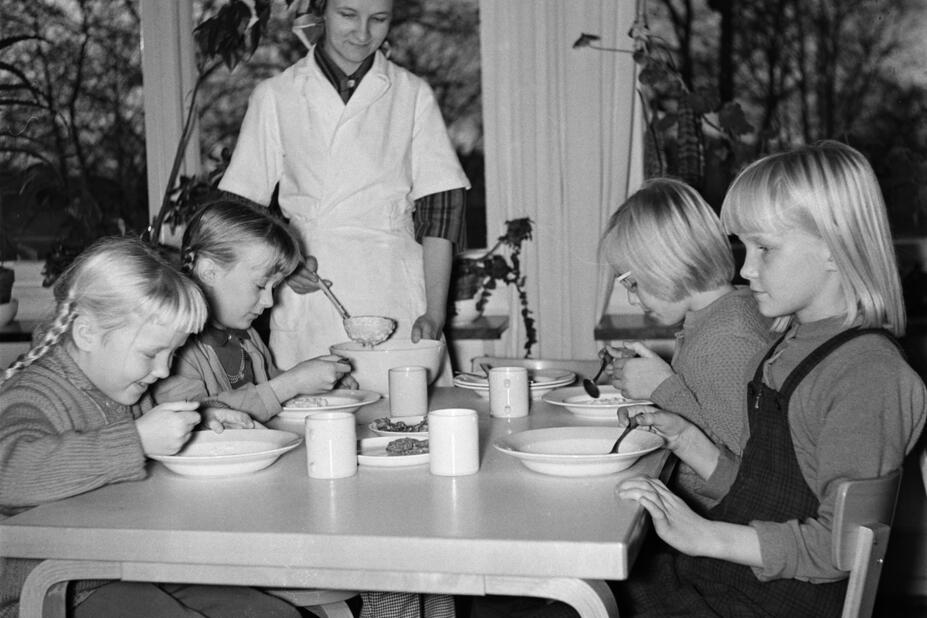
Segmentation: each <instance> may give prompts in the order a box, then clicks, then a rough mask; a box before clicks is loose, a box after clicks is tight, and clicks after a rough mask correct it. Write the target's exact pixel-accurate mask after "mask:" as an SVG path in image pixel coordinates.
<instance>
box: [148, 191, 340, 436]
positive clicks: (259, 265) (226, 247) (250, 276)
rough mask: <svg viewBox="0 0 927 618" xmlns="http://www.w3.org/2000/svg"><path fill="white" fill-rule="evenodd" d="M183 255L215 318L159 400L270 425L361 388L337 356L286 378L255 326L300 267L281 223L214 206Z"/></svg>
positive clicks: (196, 224) (244, 208)
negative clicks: (283, 414) (305, 399)
mask: <svg viewBox="0 0 927 618" xmlns="http://www.w3.org/2000/svg"><path fill="white" fill-rule="evenodd" d="M181 255H182V259H183V269H184V271H186V272H188V273H189V274H190V275H191V276H192V277H193V278H194V279H195V280H196V281H197V282H198V283H199V284H200V286H201V287H202V289H203V291H204V292H205V294H206V298H207V300H208V302H209V311H210V317H209V320H208V322H207V324H206V326H205V328H204V329H203V332H201V333H200V334H199V335H198V336H196V337H193V338H191V339H190V341H188V342H187V344H186V345H185V346H184V347H183V349H181V350H180V351H179V352H178V355H177V360H176V361H175V363H174V367H173V369H172V372H171V376H170V377H169V378H167V379H166V380H162V381H161V382H159V383H158V384H157V385H156V386H155V391H154V395H155V399H156V400H157V401H175V400H177V399H189V400H196V401H202V402H206V404H207V407H206V409H207V410H209V411H210V413H211V412H212V411H214V410H221V409H223V408H231V409H234V410H243V411H245V412H247V413H248V414H250V415H251V416H252V417H254V418H255V419H257V420H259V421H267V420H269V419H271V418H272V417H274V416H275V415H276V414H277V413H279V412H280V410H281V409H282V404H283V403H284V402H285V401H286V400H288V399H290V398H292V397H295V396H297V395H308V394H320V393H325V392H328V391H330V390H331V389H333V388H334V387H335V386H345V387H349V388H357V382H356V381H355V380H354V378H352V377H351V376H350V375H348V374H349V372H350V371H351V366H350V364H348V363H347V362H346V361H344V360H343V359H341V358H340V357H337V356H320V357H318V358H313V359H310V360H306V361H303V362H301V363H297V364H296V365H295V366H294V367H292V368H290V369H289V370H287V371H281V370H280V369H278V368H277V366H276V365H275V364H274V362H273V359H272V357H271V354H270V351H269V350H268V349H267V346H266V345H265V344H264V342H263V341H262V340H261V337H260V335H259V334H258V332H257V331H256V330H255V329H254V328H252V327H251V324H252V322H254V320H255V319H256V318H257V317H258V316H260V315H261V313H263V312H264V310H265V309H268V308H269V307H272V306H273V304H274V291H275V289H276V288H277V286H278V285H280V283H281V282H282V281H283V280H284V278H285V277H286V276H287V275H289V274H290V273H291V272H293V270H294V269H295V268H296V267H297V265H298V264H299V263H300V260H301V256H300V251H299V245H298V244H297V241H296V239H295V237H294V236H293V235H292V234H291V233H290V231H289V229H288V228H287V227H286V225H284V224H283V222H282V221H280V220H278V219H277V218H275V217H274V216H272V215H270V214H268V213H267V211H265V210H259V209H257V208H253V207H251V206H248V205H246V204H242V203H240V202H234V201H220V202H216V203H213V204H210V205H208V206H205V207H204V208H202V209H201V210H200V211H199V212H198V213H196V215H194V217H193V219H192V220H191V221H190V222H189V224H188V225H187V229H186V232H185V233H184V238H183V244H182V247H181Z"/></svg>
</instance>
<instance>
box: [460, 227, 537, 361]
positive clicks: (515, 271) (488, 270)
mask: <svg viewBox="0 0 927 618" xmlns="http://www.w3.org/2000/svg"><path fill="white" fill-rule="evenodd" d="M532 225H533V222H532V221H531V219H529V218H528V217H523V218H521V219H512V220H510V221H506V222H505V234H503V235H502V236H499V238H498V239H497V240H496V244H495V245H493V246H492V247H491V248H489V249H474V250H470V251H464V252H462V253H460V254H458V255H457V256H456V257H455V258H454V263H453V267H452V270H451V294H450V297H451V299H452V300H453V301H454V302H453V307H452V310H453V313H452V318H451V323H452V324H454V323H457V324H460V323H466V322H467V321H472V320H474V319H476V318H477V317H479V316H480V315H482V313H483V309H484V308H485V307H486V303H487V302H488V301H489V298H490V296H492V293H493V291H494V290H495V289H497V287H499V286H500V285H502V286H506V285H511V286H513V287H514V288H515V289H516V290H517V292H518V299H519V302H520V303H521V316H522V322H523V324H524V326H525V346H524V347H525V356H526V357H528V356H530V355H531V348H532V347H534V344H535V343H537V329H536V328H535V326H534V318H533V317H531V313H532V312H531V309H530V308H529V307H528V294H527V292H526V290H525V276H524V275H523V274H522V272H521V245H522V243H523V242H524V241H526V240H531V231H532Z"/></svg>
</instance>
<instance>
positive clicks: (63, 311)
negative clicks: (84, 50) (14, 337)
mask: <svg viewBox="0 0 927 618" xmlns="http://www.w3.org/2000/svg"><path fill="white" fill-rule="evenodd" d="M75 316H76V312H75V311H74V299H73V297H71V296H69V297H68V298H66V299H65V300H63V301H62V302H61V303H60V304H59V305H58V313H57V314H56V315H55V319H54V320H53V321H52V322H51V324H50V325H49V326H48V329H47V330H46V331H45V335H44V336H43V337H42V340H41V341H39V342H38V343H37V344H36V345H35V346H33V347H32V349H31V350H29V351H28V352H26V353H25V354H23V355H22V356H20V357H19V358H18V359H17V360H16V362H14V363H13V364H12V365H10V368H9V369H7V370H6V371H5V372H4V374H3V378H2V379H0V383H3V382H5V381H6V380H9V379H10V378H12V377H13V376H14V375H16V374H17V373H19V372H20V371H22V370H23V369H25V368H26V367H28V366H29V365H31V364H32V363H34V362H35V361H37V360H39V359H40V358H42V357H43V356H45V354H46V353H47V352H48V351H49V350H50V349H51V348H52V346H54V345H55V344H56V343H58V340H59V339H61V336H62V335H63V334H65V333H66V332H68V329H69V328H70V327H71V322H73V321H74V318H75Z"/></svg>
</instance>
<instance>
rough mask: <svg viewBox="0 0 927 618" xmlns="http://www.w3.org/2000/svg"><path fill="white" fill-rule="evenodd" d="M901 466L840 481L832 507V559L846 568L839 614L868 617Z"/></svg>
mask: <svg viewBox="0 0 927 618" xmlns="http://www.w3.org/2000/svg"><path fill="white" fill-rule="evenodd" d="M900 484H901V470H900V469H898V470H895V471H893V472H891V473H889V474H887V475H885V476H883V477H879V478H874V479H863V480H858V481H844V482H842V483H840V486H839V487H838V488H837V502H836V505H835V510H834V528H833V545H834V562H835V564H836V565H837V567H838V568H840V569H842V570H844V571H849V572H850V580H849V582H848V584H847V593H846V597H844V601H843V618H850V617H854V618H855V617H861V618H869V617H870V616H871V615H872V608H873V605H874V604H875V598H876V592H877V591H878V588H879V577H880V576H881V575H882V560H883V559H884V557H885V550H886V549H887V548H888V537H889V533H890V532H891V525H892V518H893V517H894V515H895V502H896V500H897V498H898V488H899V486H900Z"/></svg>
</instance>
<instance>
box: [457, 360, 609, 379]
mask: <svg viewBox="0 0 927 618" xmlns="http://www.w3.org/2000/svg"><path fill="white" fill-rule="evenodd" d="M481 363H489V364H490V365H492V366H493V367H526V368H528V369H565V370H567V371H572V372H573V373H575V374H576V378H577V380H582V379H583V378H592V377H593V376H594V375H595V374H596V373H597V372H598V371H599V367H600V365H601V363H602V361H601V360H599V359H597V358H594V359H589V360H576V359H557V358H549V359H539V358H504V357H501V356H477V357H475V358H473V359H472V360H471V361H470V370H471V371H473V372H474V373H480V372H481V371H482V369H480V364H481ZM606 379H607V376H606V375H605V374H604V373H603V374H602V376H601V378H600V379H599V381H600V382H602V381H605V380H606Z"/></svg>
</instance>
